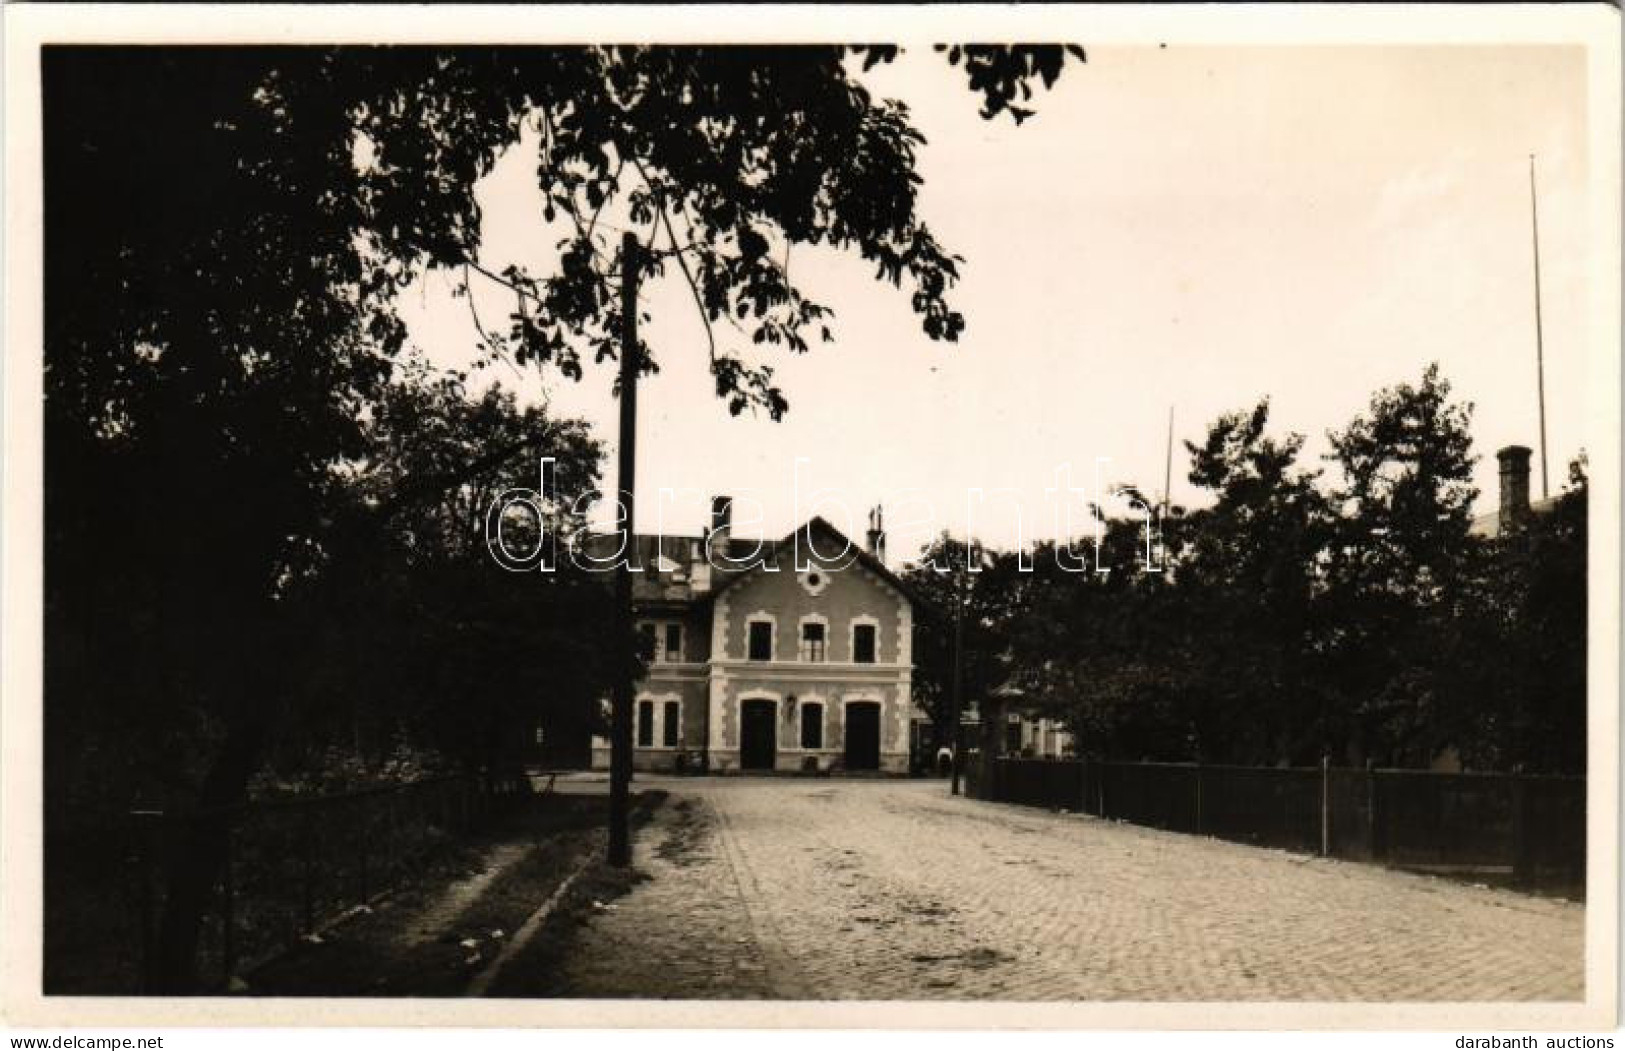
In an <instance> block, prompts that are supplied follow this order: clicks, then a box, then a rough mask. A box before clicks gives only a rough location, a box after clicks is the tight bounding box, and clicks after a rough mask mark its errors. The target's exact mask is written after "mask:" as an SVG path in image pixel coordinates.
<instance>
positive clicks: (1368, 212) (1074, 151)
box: [405, 46, 1589, 562]
mask: <svg viewBox="0 0 1625 1051" xmlns="http://www.w3.org/2000/svg"><path fill="white" fill-rule="evenodd" d="M1584 62H1585V59H1584V52H1583V51H1582V50H1581V49H1579V48H1577V47H1576V48H1556V47H1549V48H1541V47H1514V46H1508V47H1496V48H1475V47H1392V46H1383V47H1367V48H1354V47H1342V48H1302V47H1298V48H1285V47H1280V48H1180V47H1169V48H1167V49H1159V48H1155V47H1149V48H1147V47H1140V48H1104V47H1103V48H1092V49H1090V53H1089V62H1088V64H1087V65H1085V66H1081V67H1071V68H1069V69H1068V70H1067V72H1066V73H1065V74H1064V76H1063V77H1062V79H1061V81H1060V82H1059V84H1058V85H1057V88H1056V90H1054V91H1053V92H1049V93H1045V94H1041V95H1040V96H1039V97H1038V99H1037V100H1036V101H1037V108H1038V110H1039V112H1038V115H1037V116H1036V117H1034V118H1032V119H1030V120H1029V121H1027V123H1026V124H1025V125H1023V126H1021V127H1015V126H1013V125H1012V124H1011V123H1010V122H1009V121H1008V120H1007V119H1002V118H1001V119H1000V120H997V121H993V122H988V121H984V120H982V119H981V117H980V116H978V114H977V112H976V110H977V100H976V98H975V97H973V96H972V95H971V94H970V93H969V92H968V91H966V90H965V89H964V87H963V81H962V79H961V78H962V74H960V73H959V71H957V70H951V69H949V68H948V67H947V65H946V63H945V62H943V61H942V59H941V58H940V57H938V56H936V55H934V54H931V53H928V52H919V53H913V54H906V55H905V56H904V57H903V58H902V59H900V60H899V61H898V62H897V63H896V64H895V65H894V66H892V67H890V68H885V69H881V70H877V71H875V72H874V73H872V74H870V75H869V76H868V80H869V82H870V83H871V84H872V85H873V87H874V88H875V89H876V91H877V92H878V93H880V94H883V95H887V96H892V97H896V98H900V99H902V100H904V101H906V102H907V103H908V104H909V105H910V107H911V108H912V110H913V113H914V117H915V121H916V124H917V126H918V127H919V128H920V130H921V131H922V132H923V133H924V134H925V136H926V138H927V139H928V140H929V141H928V144H927V145H926V146H924V147H923V148H922V149H921V153H920V173H921V175H922V176H923V177H924V180H925V186H924V188H923V190H922V193H921V205H922V209H923V212H924V215H925V216H926V218H927V221H928V222H929V223H930V224H931V226H932V227H933V229H934V230H935V232H936V234H937V236H938V239H939V240H940V241H941V242H942V243H943V244H945V245H946V246H947V247H948V248H949V249H950V250H951V251H954V252H956V253H958V254H960V255H962V256H964V257H965V259H966V263H965V265H964V267H963V280H962V281H961V283H960V284H959V286H958V287H957V289H956V291H955V294H954V300H953V301H954V303H955V306H956V307H957V308H958V309H960V310H961V311H962V312H963V313H964V314H965V316H966V322H967V325H966V332H965V333H964V334H963V336H962V337H961V340H960V342H959V343H958V344H933V343H931V342H930V341H929V340H928V339H926V337H925V336H924V334H923V333H922V332H921V331H920V328H919V325H918V323H917V319H916V318H915V317H914V316H913V314H912V313H911V312H910V310H909V308H908V299H907V294H906V290H905V291H902V292H900V291H898V290H896V289H893V288H891V287H890V286H886V285H882V284H879V283H877V282H875V281H874V280H873V279H872V271H871V270H870V269H869V268H868V267H867V266H865V265H864V264H863V263H861V261H859V260H857V259H855V258H846V257H841V256H838V255H836V254H834V253H832V252H814V251H811V250H806V249H801V250H798V251H797V252H796V253H795V254H793V255H792V258H791V273H792V277H793V278H794V279H795V280H796V281H797V282H798V283H799V284H801V286H802V288H803V290H804V291H805V292H807V293H808V294H809V295H811V296H812V297H813V298H814V299H816V300H818V301H820V302H823V303H825V304H827V305H830V306H832V307H833V308H834V309H835V311H836V321H835V325H834V328H835V333H836V338H837V342H835V343H833V344H828V345H817V344H815V345H814V347H813V350H812V352H811V353H810V354H808V355H807V356H805V357H802V358H795V357H793V356H791V355H788V354H786V353H784V352H782V351H778V352H777V353H776V354H775V360H774V363H775V364H776V365H777V366H778V378H779V379H780V381H781V382H782V385H783V387H784V389H785V391H786V393H787V395H788V397H789V399H790V403H791V411H790V413H789V415H788V416H787V417H786V419H785V420H784V421H783V422H781V423H773V422H772V421H770V420H768V419H767V418H766V417H765V416H763V417H757V418H751V417H749V416H744V417H738V418H734V417H730V416H729V415H728V412H727V409H726V406H725V405H724V404H723V403H722V402H721V401H720V400H718V399H717V398H716V397H715V396H714V394H713V392H712V381H711V378H710V375H709V373H708V372H707V370H706V366H705V343H704V336H703V329H702V326H701V324H700V322H699V320H698V318H697V316H696V314H695V312H694V308H693V305H692V301H691V300H690V299H689V295H688V292H687V289H686V287H684V286H682V285H681V284H680V282H681V278H680V277H675V276H673V277H668V278H667V279H665V280H664V281H662V282H659V283H656V284H653V285H651V286H650V287H649V288H648V289H647V290H646V295H645V302H646V304H647V305H648V307H649V308H650V310H651V311H652V312H653V314H654V316H655V321H654V323H653V324H652V325H650V326H647V327H646V329H645V333H646V335H647V337H648V338H649V339H650V340H651V342H652V345H653V346H654V348H655V352H656V354H657V358H658V360H659V362H660V364H661V366H662V370H663V371H662V372H661V374H660V375H658V376H656V377H653V378H652V379H649V380H646V381H645V382H644V384H643V385H642V387H641V388H640V396H639V407H640V415H641V419H640V430H639V450H638V453H639V455H638V482H639V486H638V489H639V501H640V505H639V515H638V528H639V529H640V530H644V531H653V530H654V529H656V528H659V527H660V525H661V522H660V521H658V520H657V507H656V504H657V500H658V491H659V490H660V489H662V488H667V489H672V490H675V491H676V495H675V497H674V498H668V499H667V500H666V501H664V505H665V506H664V509H663V513H662V515H661V518H663V523H664V529H665V531H666V532H669V533H681V532H698V531H699V530H700V528H701V526H702V525H703V523H704V521H705V518H706V515H707V507H708V503H709V497H710V495H711V494H713V493H729V494H732V495H733V496H735V498H736V500H737V501H739V506H738V507H737V508H736V511H735V516H736V531H737V532H738V533H739V534H740V535H756V534H760V535H770V536H777V535H781V534H783V533H786V532H788V531H789V530H790V529H791V528H792V527H793V526H794V525H795V524H796V521H797V520H798V519H799V518H805V517H807V516H808V515H809V514H811V513H814V512H818V513H823V514H824V515H825V517H827V518H829V519H830V520H831V521H833V522H834V523H835V524H836V525H837V526H841V527H843V528H844V527H846V526H847V525H850V533H851V535H852V536H853V537H854V538H858V537H861V534H862V531H863V527H864V512H865V510H866V509H867V508H868V507H869V506H871V505H873V504H875V503H877V502H883V503H884V504H885V506H886V508H887V526H888V531H889V533H890V538H889V553H890V557H891V560H892V561H894V562H896V561H898V560H899V559H900V558H902V557H905V556H908V555H910V554H911V553H912V552H913V551H914V550H916V549H917V548H918V546H919V544H921V543H923V542H924V541H925V540H926V539H928V538H929V537H930V536H931V535H934V534H935V533H936V532H938V531H940V530H941V529H943V528H950V529H952V530H953V531H955V532H956V533H961V532H963V531H964V530H965V528H966V521H967V502H968V496H967V494H968V492H969V491H970V490H971V489H973V488H977V487H980V488H982V489H985V490H987V491H988V494H987V496H986V499H985V503H984V505H983V508H982V509H981V510H979V511H978V512H976V521H975V532H976V534H977V535H978V536H980V537H981V538H982V539H984V540H986V541H989V542H992V543H998V544H1006V545H1008V544H1011V543H1013V542H1014V541H1015V540H1016V538H1017V535H1018V532H1017V529H1018V527H1017V523H1016V518H1015V515H1016V509H1017V508H1018V507H1019V508H1020V512H1021V514H1022V516H1023V519H1024V525H1023V526H1022V530H1021V531H1022V534H1023V535H1024V536H1025V537H1026V538H1027V539H1034V538H1038V537H1045V536H1053V535H1055V534H1056V532H1057V529H1056V518H1055V508H1056V504H1055V500H1054V497H1053V496H1051V495H1049V494H1046V492H1045V490H1046V488H1048V487H1052V486H1054V485H1055V472H1056V469H1057V467H1058V466H1060V465H1062V464H1065V463H1070V464H1071V465H1072V483H1071V484H1073V485H1080V486H1088V485H1092V484H1093V476H1094V472H1095V467H1094V462H1095V461H1096V459H1097V458H1102V457H1104V458H1109V463H1107V465H1106V466H1105V468H1104V470H1103V471H1102V477H1103V480H1104V481H1105V482H1106V483H1107V484H1112V483H1116V482H1127V481H1135V482H1138V483H1140V484H1141V485H1143V486H1145V487H1146V488H1147V489H1149V490H1152V491H1155V492H1160V490H1161V487H1162V477H1163V457H1164V442H1165V436H1166V427H1167V414H1168V408H1169V406H1170V404H1171V405H1173V406H1174V407H1175V413H1176V420H1175V435H1176V440H1177V439H1192V440H1194V439H1197V438H1199V437H1200V436H1201V435H1202V434H1203V433H1204V431H1205V427H1206V425H1207V424H1208V423H1209V422H1211V421H1212V420H1213V419H1214V418H1215V417H1217V416H1218V415H1219V414H1220V413H1222V412H1226V411H1230V410H1234V409H1240V408H1246V407H1250V406H1251V405H1252V404H1253V403H1254V402H1255V401H1256V400H1257V399H1258V398H1259V397H1261V396H1263V395H1269V396H1270V397H1271V399H1272V406H1273V419H1272V427H1273V428H1274V429H1275V430H1276V431H1277V432H1284V431H1286V430H1296V431H1300V432H1303V433H1305V434H1307V435H1308V436H1309V438H1310V443H1309V448H1308V454H1309V456H1310V457H1311V458H1314V457H1318V456H1319V455H1320V454H1321V453H1323V452H1324V451H1326V443H1325V440H1324V435H1325V432H1326V431H1327V430H1328V429H1331V428H1341V427H1342V426H1344V425H1345V424H1346V423H1347V422H1348V420H1349V419H1351V418H1352V416H1353V415H1354V414H1355V413H1356V412H1358V411H1360V410H1361V409H1363V408H1364V407H1365V405H1366V404H1367V402H1368V400H1369V398H1370V395H1371V393H1372V392H1373V391H1374V390H1376V389H1377V388H1378V387H1381V386H1385V385H1388V384H1392V383H1395V382H1399V381H1415V380H1416V379H1418V378H1419V377H1420V375H1421V372H1422V369H1423V368H1424V366H1425V365H1426V364H1427V363H1428V362H1429V361H1434V360H1437V361H1438V362H1440V364H1441V366H1442V368H1443V371H1444V374H1445V375H1446V377H1447V378H1448V379H1449V380H1450V381H1451V382H1452V383H1453V384H1454V385H1455V390H1456V394H1457V395H1458V396H1459V397H1460V398H1463V399H1465V400H1469V401H1472V402H1473V403H1475V405H1476V412H1475V416H1474V436H1475V440H1476V446H1477V452H1478V454H1479V456H1480V462H1479V466H1478V474H1477V483H1478V486H1479V488H1480V490H1481V496H1480V506H1481V507H1492V506H1493V505H1494V500H1495V490H1496V485H1495V458H1494V451H1495V450H1496V449H1497V448H1499V447H1500V446H1502V445H1506V444H1509V443H1512V442H1518V443H1522V444H1526V445H1530V446H1532V447H1533V446H1535V445H1536V443H1537V439H1538V424H1537V416H1536V399H1535V386H1534V380H1535V359H1534V320H1533V284H1532V276H1531V251H1530V229H1529V219H1530V215H1529V185H1528V155H1529V154H1530V153H1531V152H1534V153H1536V154H1537V155H1538V163H1539V181H1540V222H1541V266H1542V287H1543V309H1544V314H1545V341H1546V383H1547V416H1548V434H1549V446H1548V448H1549V457H1550V468H1551V477H1552V488H1553V490H1554V491H1555V490H1556V489H1557V488H1558V487H1559V485H1560V483H1561V481H1562V479H1563V478H1564V477H1565V476H1566V469H1567V463H1568V460H1569V459H1570V458H1571V457H1572V456H1573V455H1574V453H1575V452H1576V451H1577V450H1578V448H1579V447H1580V445H1581V441H1582V430H1583V420H1582V412H1581V409H1582V405H1583V388H1582V384H1583V382H1584V376H1585V364H1586V362H1585V348H1586V340H1587V333H1586V332H1585V329H1584V320H1585V312H1586V306H1587V301H1586V296H1587V289H1586V284H1585V282H1586V273H1585V263H1586V259H1587V255H1588V250H1589V246H1588V244H1587V240H1586V228H1585V223H1584V216H1585V215H1586V205H1587V202H1586V199H1585V181H1586V155H1585V128H1586V113H1585V97H1586V96H1585V87H1586V84H1585V66H1584ZM533 167H534V160H533V157H531V156H525V155H520V154H519V153H518V152H517V151H516V154H515V155H514V156H511V157H509V158H507V159H506V161H505V162H504V163H502V164H500V165H499V167H498V169H497V171H496V172H494V173H493V175H492V176H491V177H490V178H489V179H488V180H487V183H486V185H485V186H483V187H482V194H481V199H482V202H483V205H484V208H485V248H484V253H483V259H484V261H485V262H486V263H487V265H490V266H492V267H493V268H499V267H501V266H502V265H505V264H506V263H507V262H509V261H516V260H527V259H528V260H531V261H532V262H533V263H534V262H535V261H537V260H541V259H545V258H546V255H547V252H546V246H547V245H548V244H549V243H551V241H552V240H553V239H554V235H553V234H552V233H550V232H549V231H547V230H546V229H544V228H543V226H542V223H541V219H540V216H539V203H538V201H539V197H538V196H537V194H536V192H535V189H534V187H533V185H532V184H531V172H532V170H533ZM452 284H453V281H452V280H451V279H450V278H444V277H439V276H434V277H430V278H429V279H427V280H426V281H425V282H423V283H422V284H421V286H420V287H419V288H418V289H417V290H415V291H414V292H411V293H409V294H408V295H407V297H406V303H405V307H406V314H407V317H408V322H409V324H410V325H411V327H412V332H413V336H414V338H415V340H416V341H417V343H418V344H419V345H421V346H423V347H424V348H425V349H426V350H427V351H428V352H429V353H430V354H431V356H432V357H433V358H435V359H436V360H438V361H441V362H446V363H453V362H462V361H466V360H467V359H468V358H469V357H470V355H471V353H472V346H473V342H474V338H475V334H474V329H473V325H472V323H471V321H470V318H469V312H468V306H467V304H466V303H465V302H463V301H461V300H455V299H452V298H451V297H450V296H449V294H448V293H449V289H450V288H451V286H452ZM476 293H477V304H478V307H479V310H480V313H481V317H482V319H483V320H484V322H485V323H486V325H488V326H490V327H493V328H494V327H497V326H498V325H499V324H500V323H501V322H502V321H503V319H504V318H505V316H506V314H507V311H508V309H509V306H510V304H511V298H510V297H509V296H508V294H507V293H504V292H503V291H502V290H500V289H498V288H495V287H492V286H487V287H485V288H478V287H477V288H476ZM612 373H613V366H604V367H599V368H597V369H593V368H591V367H589V368H588V371H587V376H586V378H585V379H584V380H583V381H582V382H581V383H579V384H574V383H570V382H569V381H566V380H563V379H562V378H560V377H558V376H557V375H556V374H554V375H549V376H547V377H546V378H545V381H543V380H538V379H537V378H536V377H534V376H531V377H526V378H525V379H523V380H520V378H518V377H516V376H515V375H514V374H513V373H512V372H510V371H508V370H507V369H505V368H503V367H501V366H498V367H497V370H496V371H495V372H494V373H493V374H492V375H493V376H494V377H495V378H497V379H500V380H502V381H503V382H505V383H506V384H508V385H510V386H515V387H518V388H519V389H520V390H522V391H524V392H526V395H527V396H528V397H535V396H537V395H539V394H540V392H541V387H542V383H543V382H545V385H546V388H547V393H548V397H549V398H550V401H551V405H552V406H553V408H554V410H555V411H557V412H560V413H565V414H570V415H579V416H583V417H585V418H587V419H589V420H591V421H593V423H594V425H595V428H596V429H597V431H598V433H599V436H600V437H602V438H604V439H605V440H606V441H609V442H610V449H611V456H610V458H609V460H608V461H607V462H606V474H605V483H606V486H608V487H612V486H613V484H614V459H613V442H612V439H613V436H614V427H615V420H616V416H615V413H616V407H615V402H614V400H613V399H612V398H611V397H610V396H609V387H610V383H611V382H612V380H613V375H612ZM798 457H805V458H806V460H805V462H803V463H802V464H801V465H800V469H799V490H800V493H801V499H800V503H799V508H798V507H797V502H796V499H795V490H796V486H797V465H796V461H797V458H798ZM1536 464H1537V466H1536V469H1535V470H1536V477H1535V479H1534V484H1533V487H1534V489H1535V491H1536V492H1537V493H1538V491H1539V474H1538V471H1539V468H1538V457H1537V460H1536ZM1184 473H1185V459H1184V456H1183V454H1182V450H1180V449H1179V448H1178V447H1177V446H1176V449H1175V460H1174V484H1173V497H1174V500H1175V502H1181V501H1187V502H1189V501H1191V500H1192V499H1193V497H1194V496H1195V494H1194V493H1193V492H1192V489H1191V487H1190V486H1189V485H1188V483H1186V482H1185V481H1184ZM1000 489H1005V490H1008V492H1007V493H1005V494H1000V493H996V492H995V490H1000ZM819 490H832V491H834V492H835V493H836V494H837V495H838V497H839V498H840V499H842V500H844V502H845V505H846V508H847V509H849V511H850V516H848V513H847V511H846V510H843V509H842V508H841V507H840V506H839V505H836V504H833V503H828V502H826V503H824V504H822V505H820V506H813V501H814V499H815V496H814V494H816V493H817V492H818V491H819ZM750 501H755V503H756V504H757V505H758V507H759V512H755V513H758V514H759V517H760V521H759V522H756V523H754V524H753V523H752V522H751V521H750V520H751V518H752V517H753V510H752V508H751V505H750ZM798 511H799V513H798ZM910 522H913V524H912V525H911V524H910ZM1075 531H1076V530H1075V529H1073V530H1068V532H1075Z"/></svg>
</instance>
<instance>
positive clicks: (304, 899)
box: [299, 804, 316, 934]
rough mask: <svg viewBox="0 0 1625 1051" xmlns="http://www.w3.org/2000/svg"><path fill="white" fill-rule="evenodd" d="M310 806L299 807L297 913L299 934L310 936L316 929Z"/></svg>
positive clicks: (313, 847) (314, 860) (313, 846)
mask: <svg viewBox="0 0 1625 1051" xmlns="http://www.w3.org/2000/svg"><path fill="white" fill-rule="evenodd" d="M311 821H312V819H311V816H310V806H309V804H306V805H304V806H302V807H300V815H299V898H300V902H299V904H300V908H299V913H300V917H301V922H302V923H303V925H304V929H303V930H302V931H301V932H300V933H301V934H310V933H311V932H312V931H314V930H315V929H316V899H315V895H314V890H315V888H314V887H313V886H312V883H313V881H314V879H315V862H316V859H315V857H314V854H315V844H314V843H313V842H312V838H313V837H312V830H311Z"/></svg>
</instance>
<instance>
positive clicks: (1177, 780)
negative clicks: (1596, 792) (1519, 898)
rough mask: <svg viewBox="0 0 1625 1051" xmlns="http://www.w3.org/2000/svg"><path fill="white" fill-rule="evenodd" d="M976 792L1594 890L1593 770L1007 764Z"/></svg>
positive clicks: (974, 784)
mask: <svg viewBox="0 0 1625 1051" xmlns="http://www.w3.org/2000/svg"><path fill="white" fill-rule="evenodd" d="M972 769H973V770H974V771H975V774H974V776H972V777H971V778H969V779H968V782H967V783H968V786H969V791H970V794H972V795H974V796H977V797H979V798H983V799H989V800H993V801H996V802H1003V803H1017V804H1021V805H1025V806H1042V807H1049V808H1052V809H1061V810H1069V811H1074V812H1080V813H1087V814H1093V815H1095V816H1098V817H1103V818H1108V819H1112V820H1118V821H1127V822H1130V823H1132V824H1137V825H1146V826H1149V827H1151V828H1161V829H1167V830H1168V831H1171V832H1186V833H1192V834H1195V835H1206V836H1213V837H1216V838H1218V839H1227V840H1233V841H1236V842H1240V843H1251V844H1256V845H1258V846H1268V847H1278V848H1281V849H1284V850H1291V851H1297V852H1301V853H1309V854H1323V855H1326V856H1329V857H1338V858H1346V859H1351V860H1358V861H1373V862H1378V863H1382V864H1388V865H1393V866H1395V867H1399V868H1407V869H1415V870H1420V871H1426V872H1434V873H1439V874H1442V875H1450V876H1459V877H1466V878H1470V879H1474V880H1477V881H1482V882H1490V883H1497V884H1504V885H1508V886H1515V887H1520V888H1523V889H1529V890H1541V891H1546V892H1551V893H1558V894H1563V895H1565V896H1569V897H1576V898H1579V897H1583V896H1584V892H1585V778H1583V777H1539V776H1530V775H1521V774H1442V773H1433V772H1430V771H1421V770H1375V769H1373V770H1349V769H1339V768H1332V767H1329V766H1323V767H1319V768H1316V767H1247V766H1212V765H1206V764H1198V763H1116V762H1103V761H1096V760H1049V759H1005V758H1001V759H998V760H996V761H995V762H994V763H993V765H992V770H991V771H987V770H985V769H980V768H977V765H976V764H972Z"/></svg>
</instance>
